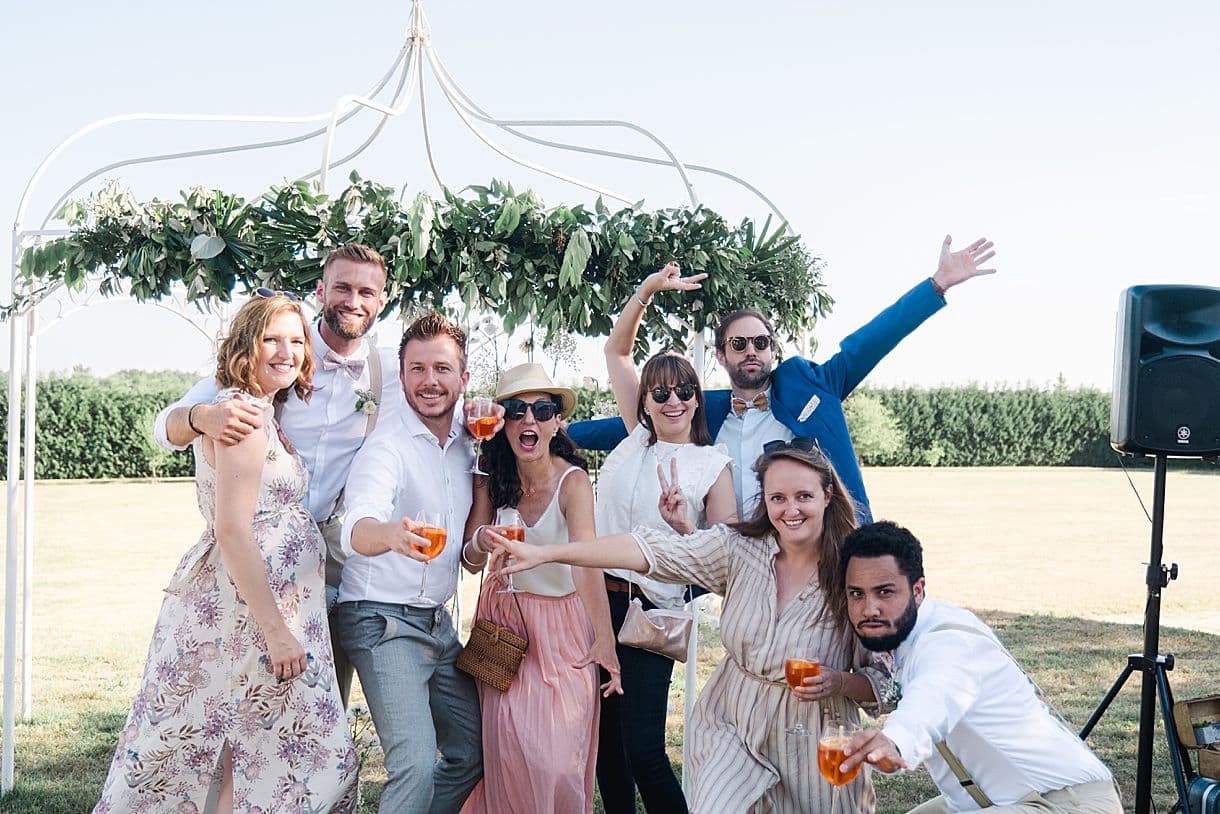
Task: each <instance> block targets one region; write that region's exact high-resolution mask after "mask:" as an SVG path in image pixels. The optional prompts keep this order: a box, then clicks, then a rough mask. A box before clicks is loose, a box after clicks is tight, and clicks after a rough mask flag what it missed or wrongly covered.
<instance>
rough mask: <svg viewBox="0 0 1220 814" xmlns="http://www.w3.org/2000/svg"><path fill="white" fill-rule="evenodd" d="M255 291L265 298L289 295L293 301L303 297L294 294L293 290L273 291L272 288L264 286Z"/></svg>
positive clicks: (257, 294) (298, 300)
mask: <svg viewBox="0 0 1220 814" xmlns="http://www.w3.org/2000/svg"><path fill="white" fill-rule="evenodd" d="M254 293H255V295H256V296H259V297H262V298H263V299H264V300H269V299H272V298H274V297H287V298H288V299H290V300H292V301H293V302H300V301H301V298H300V297H298V296H297V295H296V294H293V293H292V292H291V291H273V290H272V289H270V288H263V287H262V286H259V287H258V288H256V289H254Z"/></svg>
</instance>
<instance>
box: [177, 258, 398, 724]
mask: <svg viewBox="0 0 1220 814" xmlns="http://www.w3.org/2000/svg"><path fill="white" fill-rule="evenodd" d="M275 293H277V292H273V291H269V290H265V289H259V290H258V291H257V292H256V295H261V296H271V295H273V294H275ZM316 296H317V299H318V305H319V307H320V308H321V318H320V319H318V320H317V321H315V322H314V323H313V324H312V325H311V326H310V331H311V333H312V340H313V354H314V363H315V364H314V376H313V391H312V392H311V394H310V397H309V400H308V401H302V400H301V399H299V398H297V395H296V394H295V393H294V392H291V391H289V393H288V398H287V400H286V401H284V403H283V404H282V406H280V407H279V408H278V409H277V411H276V413H277V415H276V418H277V420H278V422H279V424H280V428H281V429H282V430H283V431H284V434H285V435H286V436H287V437H288V440H290V441H291V442H292V444H293V446H294V447H295V448H296V451H297V453H298V454H300V456H301V457H302V459H303V460H304V462H305V468H306V469H307V470H308V472H309V491H308V493H307V494H306V497H305V505H306V507H307V508H308V509H309V511H310V513H311V514H312V515H313V518H314V520H315V521H316V522H317V523H318V526H319V528H320V529H321V530H322V534H323V537H325V538H326V540H327V557H326V585H327V588H326V592H327V607H328V608H329V607H330V606H331V605H333V603H334V599H335V596H336V595H337V592H338V587H339V572H340V570H341V568H342V564H343V556H342V552H341V551H340V549H339V547H338V545H339V540H338V537H339V535H338V531H339V524H340V522H341V520H342V510H343V506H342V503H343V501H342V494H343V484H344V483H345V482H346V481H347V473H348V470H349V469H350V468H351V464H352V459H353V458H354V457H355V455H356V451H357V450H358V449H360V446H361V444H363V443H364V440H365V438H366V436H368V434H369V433H370V432H372V430H373V427H374V425H375V424H376V423H377V422H378V421H381V422H385V421H387V420H389V419H390V418H391V417H393V416H395V415H397V414H398V413H400V412H401V411H402V410H403V408H404V407H403V404H402V391H401V389H400V388H399V386H398V381H397V379H396V378H395V376H394V371H395V370H396V369H397V362H396V360H395V359H394V351H393V349H392V348H378V347H377V346H376V345H374V344H373V342H372V341H371V340H370V338H369V337H367V334H368V333H369V331H370V329H371V328H372V327H373V323H374V322H375V321H376V320H377V317H378V316H379V315H380V313H381V311H382V309H383V308H384V307H385V304H386V265H385V260H384V259H383V258H382V257H381V255H380V254H379V253H378V252H377V251H375V250H374V249H371V248H369V247H368V246H363V245H360V244H358V243H348V244H345V245H343V246H340V247H338V248H336V249H335V250H333V251H332V252H330V254H328V255H327V257H326V260H325V262H324V264H323V267H322V278H321V279H320V280H319V281H318V286H317V291H316ZM383 370H384V375H382V371H383ZM216 394H217V388H216V382H215V380H214V379H203V380H201V381H200V382H198V383H197V384H195V386H194V387H192V388H191V389H190V390H189V391H188V392H187V393H186V395H184V396H183V397H182V398H181V399H179V400H178V401H176V402H175V403H173V404H171V405H170V406H168V407H166V408H165V409H164V410H162V411H161V413H160V414H159V415H158V416H157V420H156V426H155V428H154V435H155V437H156V440H157V443H158V444H160V445H161V446H163V447H165V448H167V449H175V450H182V449H186V448H187V446H189V445H190V444H191V442H192V441H194V439H195V438H197V437H198V436H200V435H206V436H208V437H209V438H211V439H212V440H213V441H215V442H216V443H218V444H236V443H237V442H238V441H240V440H241V439H242V438H244V437H245V436H246V435H248V434H249V433H251V432H253V431H254V430H256V429H261V428H262V426H263V420H264V416H265V415H266V413H264V412H263V411H262V410H261V409H260V408H258V407H257V406H256V405H255V404H254V403H252V402H250V401H248V400H240V399H232V400H229V401H224V402H221V403H215V399H216ZM331 638H332V640H333V639H334V638H335V636H334V628H333V624H332V629H331ZM334 656H335V669H336V673H337V675H338V680H339V691H340V694H341V695H342V696H343V701H344V703H346V702H347V697H348V691H349V690H350V687H351V676H352V670H351V667H350V666H349V665H348V664H347V659H346V657H345V655H344V653H343V652H342V650H341V649H340V648H339V647H337V646H336V647H335V653H334Z"/></svg>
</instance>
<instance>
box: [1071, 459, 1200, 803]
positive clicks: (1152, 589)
mask: <svg viewBox="0 0 1220 814" xmlns="http://www.w3.org/2000/svg"><path fill="white" fill-rule="evenodd" d="M1166 468H1167V456H1166V455H1165V454H1164V453H1158V454H1157V456H1156V468H1155V470H1154V475H1153V494H1152V552H1151V555H1150V556H1149V558H1148V571H1147V576H1146V578H1145V582H1146V583H1147V585H1148V604H1147V606H1146V610H1145V613H1144V652H1143V653H1134V654H1132V655H1130V656H1128V657H1127V666H1126V667H1124V668H1123V671H1122V672H1121V673H1120V674H1119V676H1118V679H1117V680H1116V681H1115V682H1114V684H1113V686H1111V687H1110V691H1109V692H1107V693H1106V695H1105V697H1104V698H1102V699H1101V703H1100V704H1098V705H1097V709H1095V710H1093V715H1092V717H1090V718H1089V722H1088V723H1086V724H1085V725H1084V729H1082V730H1080V738H1081V740H1084V739H1085V738H1087V737H1088V736H1089V733H1090V732H1092V731H1093V727H1094V726H1096V725H1097V722H1098V721H1100V720H1101V716H1102V715H1104V714H1105V713H1106V710H1107V709H1108V708H1109V706H1110V703H1111V702H1112V701H1113V700H1114V698H1115V696H1117V695H1118V693H1119V690H1121V689H1122V688H1123V685H1124V684H1126V683H1127V679H1128V678H1130V677H1131V674H1132V673H1134V672H1136V671H1137V670H1138V671H1139V672H1140V673H1142V674H1143V684H1142V687H1141V689H1142V692H1141V694H1140V732H1139V754H1138V761H1137V763H1136V771H1135V812H1136V814H1149V811H1150V807H1151V804H1152V749H1153V738H1154V737H1155V735H1156V703H1157V700H1158V699H1159V700H1160V702H1161V720H1162V722H1163V723H1164V725H1165V738H1166V740H1167V741H1168V743H1169V759H1170V761H1172V763H1173V779H1174V782H1175V784H1176V785H1177V790H1178V807H1180V808H1181V809H1182V811H1183V812H1184V814H1191V812H1190V811H1189V809H1188V804H1187V797H1186V781H1187V773H1188V772H1189V771H1190V762H1189V758H1188V757H1187V756H1186V754H1185V749H1184V748H1183V747H1182V743H1181V741H1180V740H1179V739H1178V733H1177V730H1176V729H1175V728H1174V725H1173V692H1172V691H1171V690H1170V688H1169V671H1170V670H1172V669H1173V654H1172V653H1168V654H1166V655H1164V656H1162V655H1160V654H1159V653H1158V652H1157V650H1158V649H1159V648H1160V639H1161V589H1162V588H1164V587H1166V586H1168V585H1169V581H1170V580H1172V579H1177V578H1178V566H1177V564H1176V563H1174V564H1173V566H1172V567H1169V568H1167V567H1165V565H1164V564H1163V563H1162V561H1161V557H1162V554H1163V545H1162V536H1163V533H1164V530H1165V472H1166ZM1170 810H1171V811H1172V809H1170Z"/></svg>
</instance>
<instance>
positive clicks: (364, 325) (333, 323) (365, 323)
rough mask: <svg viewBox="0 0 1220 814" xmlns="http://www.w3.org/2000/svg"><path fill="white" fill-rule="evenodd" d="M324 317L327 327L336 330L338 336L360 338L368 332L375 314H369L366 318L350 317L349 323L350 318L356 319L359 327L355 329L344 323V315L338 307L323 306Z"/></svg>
mask: <svg viewBox="0 0 1220 814" xmlns="http://www.w3.org/2000/svg"><path fill="white" fill-rule="evenodd" d="M322 319H323V320H324V321H325V322H326V325H327V327H329V328H330V329H331V330H332V331H334V332H335V335H336V336H340V337H342V338H343V339H359V338H360V337H362V336H364V335H365V334H366V333H368V330H369V326H370V325H372V324H373V314H369V315H368V316H366V317H365V318H364V319H358V318H356V317H350V318H349V324H350V320H352V319H356V320H357V323H356V324H357V326H358V327H357V328H355V329H353V328H349V327H347V326H346V325H344V324H343V317H342V316H341V315H340V314H339V309H338V308H323V309H322Z"/></svg>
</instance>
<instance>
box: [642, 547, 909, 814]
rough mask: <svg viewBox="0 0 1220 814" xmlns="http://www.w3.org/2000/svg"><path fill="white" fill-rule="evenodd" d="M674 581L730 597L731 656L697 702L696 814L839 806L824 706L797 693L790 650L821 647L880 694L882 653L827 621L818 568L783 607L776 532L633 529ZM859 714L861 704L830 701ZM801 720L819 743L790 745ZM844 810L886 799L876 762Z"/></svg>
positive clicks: (659, 572)
mask: <svg viewBox="0 0 1220 814" xmlns="http://www.w3.org/2000/svg"><path fill="white" fill-rule="evenodd" d="M633 534H634V536H635V538H636V540H637V542H639V544H640V548H641V550H642V551H643V552H644V556H645V557H646V558H647V559H648V563H649V566H650V569H649V572H648V575H649V576H651V577H653V578H655V579H658V580H661V581H663V582H694V583H697V584H699V585H703V586H704V587H706V588H707V589H708V590H710V591H712V592H714V593H716V594H719V595H720V596H722V597H724V603H723V607H722V610H721V615H720V635H721V639H722V641H723V643H724V649H725V652H726V658H725V660H724V661H723V662H721V663H720V665H719V666H718V667H717V668H716V670H715V672H713V673H712V677H711V678H710V679H709V680H708V682H707V686H706V687H704V688H703V693H702V694H701V695H700V696H699V700H698V702H697V703H696V705H695V712H694V716H693V719H692V731H690V732H687V733H686V736H687V737H688V738H690V739H691V752H690V754H691V759H690V763H691V765H690V766H688V767H686V771H689V772H690V778H691V785H690V788H691V798H690V801H689V802H690V808H691V811H692V812H695V814H713V812H715V813H716V814H720V812H723V813H724V814H738V813H739V812H757V814H763V813H764V812H766V813H767V814H771V813H772V812H773V813H774V814H798V812H825V814H830V812H831V802H832V799H833V798H832V794H833V792H834V788H833V787H832V786H831V785H830V784H829V783H826V782H825V781H823V780H822V777H821V775H820V774H818V769H817V735H818V732H819V730H820V728H821V705H820V704H818V703H817V702H807V701H798V700H797V699H796V697H795V696H793V694H792V692H791V691H790V690H789V689H788V685H787V684H786V683H785V682H784V660H785V659H786V658H787V656H788V655H790V654H793V653H798V652H808V653H813V654H815V655H816V656H817V657H818V658H819V659H820V660H821V662H822V663H823V664H825V665H827V666H829V667H833V668H835V669H837V670H847V669H850V668H852V667H855V668H856V671H857V672H859V673H861V674H863V675H864V676H865V677H867V678H868V680H869V681H870V682H871V683H872V685H873V691H874V694H875V695H876V696H877V697H881V693H882V687H883V686H884V685H885V683H886V682H887V681H888V675H887V674H886V673H885V672H883V670H882V669H881V667H880V665H878V664H876V663H874V662H873V660H872V657H871V654H869V653H868V652H867V651H865V650H864V649H863V648H861V647H859V646H858V645H855V644H854V642H853V645H852V649H851V651H850V652H849V651H848V650H847V649H846V648H845V647H844V646H843V645H841V644H839V643H837V642H836V638H835V636H834V633H833V625H832V624H831V623H830V622H829V621H828V620H824V619H821V620H820V619H819V616H820V614H821V611H822V606H823V601H822V593H821V590H820V588H819V586H818V582H817V577H816V575H815V576H814V577H813V578H812V579H811V580H810V581H809V584H808V585H806V586H805V587H804V588H802V589H801V591H800V592H799V593H798V594H797V595H796V596H795V597H793V598H792V599H791V600H789V602H788V604H787V605H786V606H785V607H784V608H782V609H780V608H777V607H776V604H777V595H778V589H777V585H776V579H775V556H776V554H778V553H779V546H778V544H777V543H776V542H775V540H774V538H772V537H767V538H766V539H761V540H760V539H755V538H752V537H745V536H743V535H741V534H739V533H737V532H736V531H733V530H731V529H729V528H728V527H727V526H723V525H719V526H714V527H712V528H710V529H706V530H703V531H697V532H695V533H693V534H690V535H686V536H680V535H675V534H673V533H672V532H666V531H664V530H659V529H654V528H649V527H644V526H640V527H638V528H636V529H635V531H634V532H633ZM826 703H827V705H828V706H833V707H834V709H835V711H836V712H838V713H839V714H841V715H842V716H843V717H846V718H848V719H850V720H857V708H856V705H855V703H854V702H852V701H849V700H847V699H844V698H834V699H831V700H830V701H828V702H826ZM798 722H799V723H802V724H803V725H804V726H805V727H806V728H807V729H809V730H811V733H812V735H811V737H810V739H809V742H808V751H807V752H805V753H802V752H800V751H799V750H793V749H790V748H789V747H788V746H787V744H786V742H785V741H786V736H785V734H784V730H785V729H786V728H788V727H792V726H795V725H796V724H797V723H798ZM840 794H841V795H842V796H841V799H840V800H839V803H838V805H837V806H836V809H835V811H836V814H845V813H846V812H863V813H864V814H870V813H871V812H872V811H873V809H874V807H875V803H876V798H875V795H874V794H873V788H872V784H871V782H870V781H869V779H868V777H867V772H866V771H862V772H861V773H860V774H859V775H858V776H857V777H856V779H855V780H854V781H853V782H852V783H850V784H848V785H846V786H844V787H842V789H841V790H840Z"/></svg>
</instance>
